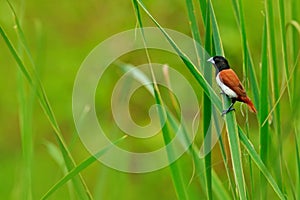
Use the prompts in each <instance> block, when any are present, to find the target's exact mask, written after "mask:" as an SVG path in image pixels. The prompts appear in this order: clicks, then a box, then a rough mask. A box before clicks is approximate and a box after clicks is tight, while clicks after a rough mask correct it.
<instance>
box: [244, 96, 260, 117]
mask: <svg viewBox="0 0 300 200" xmlns="http://www.w3.org/2000/svg"><path fill="white" fill-rule="evenodd" d="M242 100H243V102H245V103H246V104H247V105H248V107H249V110H250V111H251V112H254V113H257V111H256V108H255V107H254V105H253V103H252V101H251V99H249V98H248V97H243V98H242Z"/></svg>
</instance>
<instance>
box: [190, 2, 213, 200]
mask: <svg viewBox="0 0 300 200" xmlns="http://www.w3.org/2000/svg"><path fill="white" fill-rule="evenodd" d="M186 7H187V10H188V16H189V19H190V26H191V31H192V36H193V39H194V40H195V41H196V42H197V43H198V44H201V40H200V33H199V29H198V25H197V20H196V16H195V9H194V6H193V1H192V0H186ZM204 14H205V13H204ZM207 24H208V27H209V24H210V23H207ZM207 31H208V30H206V32H207ZM206 35H207V34H206ZM205 41H210V40H205ZM207 46H209V47H208V48H210V46H211V45H210V43H209V44H208V45H207ZM199 47H200V46H199V45H196V52H197V58H198V64H199V66H201V65H200V60H199V59H200V57H203V56H201V52H202V51H201V49H199ZM203 68H204V69H203V70H204V77H205V79H206V80H207V81H208V83H209V84H210V85H211V74H212V68H210V67H209V68H206V67H204V66H203ZM211 106H212V104H211V101H210V99H209V97H208V96H207V95H206V94H205V93H204V95H203V133H204V138H206V137H210V136H211V135H212V133H211V126H210V124H211ZM210 140H211V139H208V141H210ZM204 145H205V147H204V148H205V149H211V147H210V145H211V143H209V142H207V143H205V144H204ZM204 159H205V169H206V170H205V175H206V176H205V180H206V187H207V189H206V193H207V197H208V199H212V180H211V179H212V177H211V171H212V166H211V152H209V153H208V154H207V155H206V156H205V158H204Z"/></svg>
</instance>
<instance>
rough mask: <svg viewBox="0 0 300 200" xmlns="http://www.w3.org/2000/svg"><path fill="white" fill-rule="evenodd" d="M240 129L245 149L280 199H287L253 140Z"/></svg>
mask: <svg viewBox="0 0 300 200" xmlns="http://www.w3.org/2000/svg"><path fill="white" fill-rule="evenodd" d="M238 131H239V138H240V140H241V142H242V143H243V145H244V146H245V149H246V150H247V152H248V153H249V155H250V156H251V158H252V160H253V161H254V163H255V164H256V166H257V167H258V168H259V170H260V171H261V172H262V173H263V174H264V176H265V177H266V179H267V180H268V182H269V183H270V185H271V186H272V188H273V190H274V191H275V193H276V194H277V195H278V197H279V198H280V199H285V196H284V194H283V193H282V191H281V190H280V188H279V186H278V185H277V183H276V181H275V180H274V178H273V177H272V175H271V173H270V172H269V170H268V169H267V167H266V166H265V165H264V163H263V162H262V160H261V159H260V157H259V155H258V154H257V153H256V151H255V149H254V147H253V145H252V144H251V142H250V141H249V140H248V138H247V137H246V136H245V134H244V133H243V131H242V129H241V128H239V130H238Z"/></svg>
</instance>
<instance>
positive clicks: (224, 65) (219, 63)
mask: <svg viewBox="0 0 300 200" xmlns="http://www.w3.org/2000/svg"><path fill="white" fill-rule="evenodd" d="M207 61H208V62H211V63H212V64H213V65H214V66H215V67H216V70H217V71H218V72H220V71H222V70H223V69H229V68H230V66H229V64H228V61H227V60H226V59H225V58H224V57H223V56H214V57H211V58H210V59H208V60H207Z"/></svg>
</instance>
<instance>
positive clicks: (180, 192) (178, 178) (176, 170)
mask: <svg viewBox="0 0 300 200" xmlns="http://www.w3.org/2000/svg"><path fill="white" fill-rule="evenodd" d="M133 3H134V5H135V11H136V12H137V16H138V21H139V25H140V28H143V25H142V21H141V18H140V16H141V15H140V11H139V8H138V7H139V6H138V4H137V1H136V0H134V1H133ZM142 31H143V30H142ZM142 35H143V40H144V45H145V51H146V54H147V59H148V61H149V64H150V66H151V62H150V56H149V52H148V50H147V46H146V38H145V36H144V34H143V32H142ZM152 78H153V80H155V77H154V74H153V72H152ZM155 82H156V81H154V83H153V89H154V97H155V101H156V103H157V105H159V107H157V109H158V115H159V118H160V122H161V127H162V133H163V138H164V142H165V145H167V144H169V143H170V142H171V141H172V138H171V132H170V128H169V122H168V120H167V121H166V119H167V115H166V110H165V108H164V105H163V101H162V98H161V95H160V92H159V89H158V86H157V84H156V83H155ZM166 151H167V156H168V159H169V161H173V160H174V158H175V155H174V150H173V149H172V148H167V149H166ZM169 167H170V170H171V176H172V181H173V184H174V187H175V191H176V195H177V197H178V198H179V199H188V194H187V191H186V188H185V185H184V181H183V177H182V174H181V170H180V167H179V163H178V161H175V162H173V163H170V165H169Z"/></svg>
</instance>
